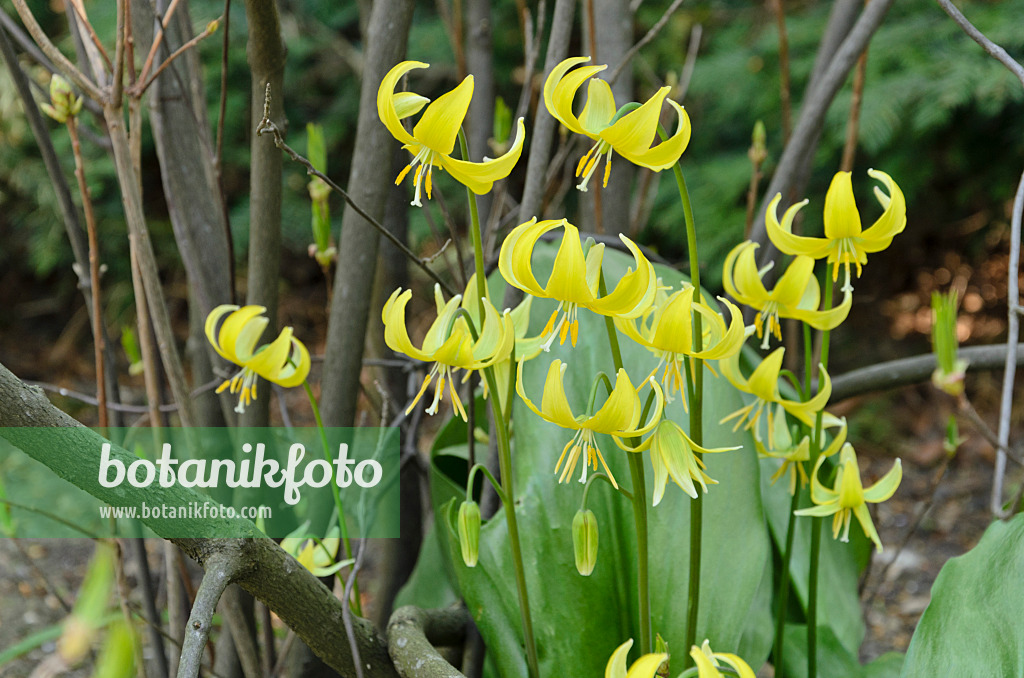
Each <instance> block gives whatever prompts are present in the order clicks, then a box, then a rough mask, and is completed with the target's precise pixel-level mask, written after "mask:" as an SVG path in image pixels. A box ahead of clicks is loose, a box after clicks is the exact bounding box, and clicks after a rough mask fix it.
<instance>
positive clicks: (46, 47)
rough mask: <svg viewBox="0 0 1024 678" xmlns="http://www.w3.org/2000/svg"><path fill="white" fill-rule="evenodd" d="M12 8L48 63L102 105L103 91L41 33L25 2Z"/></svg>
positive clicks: (20, 1)
mask: <svg viewBox="0 0 1024 678" xmlns="http://www.w3.org/2000/svg"><path fill="white" fill-rule="evenodd" d="M13 2H14V8H15V9H16V10H18V16H20V17H21V22H22V23H23V24H25V28H26V30H28V33H29V35H31V36H32V39H33V40H35V41H36V44H37V45H38V46H39V49H41V50H43V54H45V55H46V56H47V57H49V59H50V61H52V62H53V63H54V65H55V66H56V67H57V69H58V70H59V71H60V72H61V73H63V74H64V75H65V76H67V77H68V79H70V80H71V81H72V82H73V83H75V85H77V86H78V88H79V89H80V90H82V92H83V93H85V94H86V95H87V96H88V97H89V98H90V99H93V100H94V101H97V102H99V103H103V102H104V100H105V99H106V97H105V96H104V93H103V91H102V90H101V89H100V88H99V87H98V86H97V85H96V83H94V82H93V81H91V80H89V78H87V77H85V74H84V73H82V71H80V70H79V69H78V67H77V66H75V65H74V64H73V63H71V61H70V60H69V59H68V58H67V57H66V56H64V54H63V53H62V52H61V51H60V50H59V49H57V46H56V45H54V44H53V43H52V42H50V38H48V37H47V36H46V33H44V32H43V29H42V27H41V26H40V25H39V22H37V21H36V18H35V17H34V16H32V10H30V9H29V8H28V5H27V4H26V3H25V0H13Z"/></svg>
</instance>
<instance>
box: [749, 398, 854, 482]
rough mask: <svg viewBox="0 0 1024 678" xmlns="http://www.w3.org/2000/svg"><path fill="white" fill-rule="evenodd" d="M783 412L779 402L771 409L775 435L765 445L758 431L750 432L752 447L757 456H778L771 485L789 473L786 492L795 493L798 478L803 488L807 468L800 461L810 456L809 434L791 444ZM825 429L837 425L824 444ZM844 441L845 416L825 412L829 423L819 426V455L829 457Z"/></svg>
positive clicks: (791, 440)
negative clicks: (778, 463) (779, 460)
mask: <svg viewBox="0 0 1024 678" xmlns="http://www.w3.org/2000/svg"><path fill="white" fill-rule="evenodd" d="M785 416H786V411H785V409H784V408H783V407H782V405H776V409H775V421H776V422H779V423H780V425H778V426H776V427H775V435H774V436H768V438H767V440H768V444H767V445H765V442H764V441H763V440H762V439H761V432H760V431H758V430H756V429H755V431H754V447H755V448H756V449H757V456H759V457H764V458H770V459H781V460H782V466H780V467H779V470H778V471H776V472H775V473H774V474H773V475H772V477H771V482H772V485H774V484H775V482H776V481H777V480H778V479H779V478H781V477H782V476H784V475H787V474H788V476H789V493H790V494H796V482H797V480H798V479H799V480H800V487H804V486H805V485H806V484H807V471H805V470H804V465H803V462H805V461H810V459H811V437H810V436H809V435H805V436H804V437H803V438H802V439H801V440H800V442H799V443H794V441H793V436H792V435H791V434H790V431H789V427H788V426H786V424H785ZM827 428H839V430H838V431H836V433H835V435H834V436H833V439H832V442H831V444H829V445H828V446H827V447H825V430H826V429H827ZM844 442H846V419H845V418H844V419H835V420H833V418H832V415H829V426H822V429H821V443H820V444H819V449H822V450H823V452H822V454H823V455H824V456H826V457H831V456H832V455H833V454H835V453H836V452H837V451H839V447H840V446H841V445H842V444H843V443H844Z"/></svg>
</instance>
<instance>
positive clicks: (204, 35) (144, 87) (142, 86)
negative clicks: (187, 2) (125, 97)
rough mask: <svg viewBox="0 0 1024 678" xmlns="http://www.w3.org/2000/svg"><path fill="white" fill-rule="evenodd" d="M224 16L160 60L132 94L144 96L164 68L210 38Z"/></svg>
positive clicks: (133, 89) (134, 88)
mask: <svg viewBox="0 0 1024 678" xmlns="http://www.w3.org/2000/svg"><path fill="white" fill-rule="evenodd" d="M223 18H224V16H223V15H222V16H221V17H220V18H218V19H216V20H215V21H214V22H210V23H209V24H207V25H206V30H204V31H203V32H202V33H200V34H199V35H197V36H195V37H194V38H192V39H191V40H189V41H188V42H186V43H185V44H184V45H182V46H181V47H179V48H178V49H176V50H174V52H172V53H171V55H170V56H168V57H167V58H166V59H164V60H163V61H162V62H160V65H159V66H157V69H156V70H155V71H153V75H151V76H149V78H148V79H147V80H145V81H144V82H141V84H139V83H137V84H136V85H135V86H133V87H132V91H131V95H132V96H135V97H140V96H142V94H143V92H145V91H146V90H147V89H149V86H150V85H152V84H153V81H154V80H156V79H157V78H158V77H160V74H161V73H163V72H164V69H165V68H167V67H168V66H170V65H171V63H172V62H173V61H174V60H175V59H177V58H178V57H180V56H181V55H182V54H184V53H185V52H187V51H189V50H190V49H192V48H193V47H195V46H196V45H198V44H199V43H200V42H202V41H203V40H205V39H206V38H208V37H210V36H211V35H213V34H214V32H215V31H216V30H217V26H218V25H219V24H220V21H221V20H222V19H223Z"/></svg>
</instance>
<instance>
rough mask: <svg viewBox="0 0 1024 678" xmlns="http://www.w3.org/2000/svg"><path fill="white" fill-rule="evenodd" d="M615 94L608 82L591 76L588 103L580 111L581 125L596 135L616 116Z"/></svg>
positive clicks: (588, 87)
mask: <svg viewBox="0 0 1024 678" xmlns="http://www.w3.org/2000/svg"><path fill="white" fill-rule="evenodd" d="M615 111H616V108H615V95H613V94H612V88H611V86H609V85H608V83H607V82H605V81H604V80H601V79H600V78H591V79H590V82H589V83H588V84H587V103H586V104H585V105H584V106H583V112H582V113H580V117H579V121H580V127H582V128H583V129H585V130H587V131H588V132H589V133H590V134H591V135H594V136H596V135H597V134H598V133H600V132H601V130H603V129H604V128H605V127H607V126H608V123H610V122H611V121H612V118H614V117H615Z"/></svg>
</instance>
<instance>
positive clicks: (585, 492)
mask: <svg viewBox="0 0 1024 678" xmlns="http://www.w3.org/2000/svg"><path fill="white" fill-rule="evenodd" d="M598 480H603V481H604V482H606V483H608V484H609V485H611V486H612V488H614V489H616V490H617V491H618V492H619V494H621V495H622V496H624V497H625V498H626V499H629V500H630V501H633V493H632V492H630V491H629V490H627V489H626V488H624V487H615V485H612V479H611V478H609V477H608V475H607V474H605V473H591V474H590V476H589V477H588V478H587V484H586V485H584V486H583V499H581V500H580V509H581V510H582V509H585V508H587V497H588V496H589V495H590V486H591V485H593V484H594V482H595V481H598Z"/></svg>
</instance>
